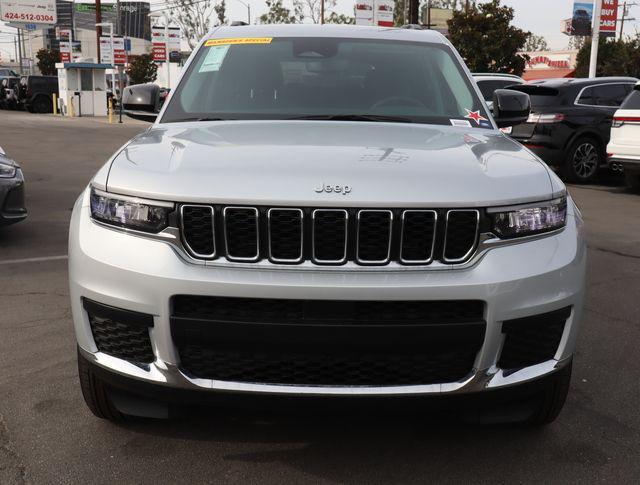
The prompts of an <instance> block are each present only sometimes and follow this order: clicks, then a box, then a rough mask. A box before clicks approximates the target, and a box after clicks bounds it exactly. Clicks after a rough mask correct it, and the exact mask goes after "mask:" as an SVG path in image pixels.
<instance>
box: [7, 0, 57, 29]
mask: <svg viewBox="0 0 640 485" xmlns="http://www.w3.org/2000/svg"><path fill="white" fill-rule="evenodd" d="M0 20H2V21H4V22H25V23H29V24H51V25H54V24H55V23H56V22H57V21H58V15H57V12H56V0H0Z"/></svg>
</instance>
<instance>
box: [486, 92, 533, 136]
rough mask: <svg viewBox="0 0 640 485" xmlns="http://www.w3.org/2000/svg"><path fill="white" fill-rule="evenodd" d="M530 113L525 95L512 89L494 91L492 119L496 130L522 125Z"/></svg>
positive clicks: (528, 101) (529, 101)
mask: <svg viewBox="0 0 640 485" xmlns="http://www.w3.org/2000/svg"><path fill="white" fill-rule="evenodd" d="M530 113H531V100H530V99H529V95H528V94H527V93H521V92H520V91H514V90H512V89H496V91H495V92H494V93H493V118H494V119H495V121H496V124H497V125H498V128H507V127H508V126H515V125H519V124H521V123H524V122H525V121H527V119H528V118H529V114H530Z"/></svg>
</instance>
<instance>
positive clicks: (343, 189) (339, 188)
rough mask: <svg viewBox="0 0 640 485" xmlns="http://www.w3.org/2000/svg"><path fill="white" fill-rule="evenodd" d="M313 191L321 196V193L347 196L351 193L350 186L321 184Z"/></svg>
mask: <svg viewBox="0 0 640 485" xmlns="http://www.w3.org/2000/svg"><path fill="white" fill-rule="evenodd" d="M314 190H315V191H316V193H318V194H322V193H323V192H324V193H325V194H330V193H332V192H335V193H336V194H342V195H348V194H350V193H351V186H350V185H329V184H324V183H323V184H322V185H321V186H320V187H316V188H315V189H314Z"/></svg>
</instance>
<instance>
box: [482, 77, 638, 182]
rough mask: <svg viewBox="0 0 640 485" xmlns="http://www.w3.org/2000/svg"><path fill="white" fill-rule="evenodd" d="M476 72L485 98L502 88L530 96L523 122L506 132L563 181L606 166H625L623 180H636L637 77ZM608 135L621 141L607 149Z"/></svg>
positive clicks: (585, 178) (586, 177)
mask: <svg viewBox="0 0 640 485" xmlns="http://www.w3.org/2000/svg"><path fill="white" fill-rule="evenodd" d="M474 77H475V79H476V82H477V83H478V86H479V88H480V90H481V91H482V93H483V96H484V97H485V99H487V98H490V97H491V96H492V90H495V89H503V88H508V89H512V90H515V91H520V92H523V93H526V94H528V95H529V97H530V99H531V115H530V116H529V119H528V120H527V122H526V123H523V124H520V125H517V126H514V127H513V129H512V131H511V133H510V134H511V136H512V138H514V139H516V140H518V141H519V142H520V143H522V144H523V145H524V146H526V147H527V148H529V149H530V150H531V151H532V152H534V153H535V154H536V155H538V156H539V157H540V158H541V159H542V160H544V161H545V162H546V163H547V164H549V165H550V166H552V167H554V168H556V169H557V170H558V172H559V173H560V174H561V176H562V177H563V178H564V179H565V180H566V181H568V182H577V183H586V182H591V181H593V180H595V179H596V177H597V176H598V171H599V169H601V168H603V167H606V166H607V165H609V166H610V167H611V168H612V169H613V170H614V171H623V170H624V171H629V174H628V175H627V177H626V178H627V183H628V184H629V185H630V186H637V185H638V183H639V181H638V180H637V179H638V178H640V136H638V135H640V114H639V112H640V110H639V109H638V106H639V105H640V94H639V93H638V89H640V88H639V87H638V80H637V79H636V78H632V77H603V78H596V79H549V80H543V81H533V82H529V83H525V82H524V81H523V80H522V79H520V78H517V77H515V76H513V77H510V76H508V75H492V74H476V75H474ZM509 79H511V80H512V82H511V83H510V84H509ZM623 106H624V108H623V109H622V111H620V112H618V110H620V109H621V107H623ZM634 106H635V108H634ZM490 107H491V106H490ZM634 134H635V138H634V136H633V135H634ZM612 136H614V137H615V138H616V140H624V141H618V142H616V143H614V144H613V145H612V146H611V147H610V149H607V144H608V143H609V140H610V138H611V137H612ZM608 154H609V156H608ZM636 167H637V168H636Z"/></svg>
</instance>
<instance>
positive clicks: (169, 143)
mask: <svg viewBox="0 0 640 485" xmlns="http://www.w3.org/2000/svg"><path fill="white" fill-rule="evenodd" d="M106 185H107V187H106V188H107V190H109V191H110V192H113V193H120V194H129V195H136V196H140V197H147V198H152V199H159V200H169V201H180V202H210V203H223V204H254V205H280V204H282V205H285V204H288V205H299V206H331V205H341V206H378V207H412V206H413V207H479V206H488V205H501V204H513V203H515V202H529V201H537V200H542V199H545V198H549V197H550V196H552V192H553V190H552V184H551V181H550V177H549V173H548V170H547V168H546V166H545V165H544V164H543V163H542V162H540V161H539V160H538V159H537V158H536V157H535V156H534V155H533V154H532V153H531V152H529V151H528V150H527V149H525V148H523V147H522V146H521V145H520V144H518V143H516V142H515V141H513V140H511V139H509V138H507V137H505V136H504V135H502V134H501V133H499V132H496V131H490V130H484V129H479V128H464V127H462V128H460V127H448V126H434V125H418V124H415V125H412V124H399V123H368V122H333V121H332V122H329V121H230V122H195V123H171V124H160V125H154V127H152V128H151V129H149V130H147V131H146V132H144V133H142V134H141V135H139V136H137V137H136V138H134V139H133V140H132V141H131V142H130V143H129V144H127V145H125V147H124V148H123V149H122V150H121V151H120V152H119V153H118V154H117V155H116V156H115V157H114V158H113V160H112V164H111V167H110V169H109V175H108V180H107V184H106ZM323 185H329V186H334V187H335V186H336V185H338V186H342V187H344V186H346V185H348V186H349V187H350V192H349V193H348V194H345V193H344V191H341V192H340V193H336V192H335V191H332V192H330V193H328V192H327V191H322V192H320V191H319V189H320V187H322V186H323Z"/></svg>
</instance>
